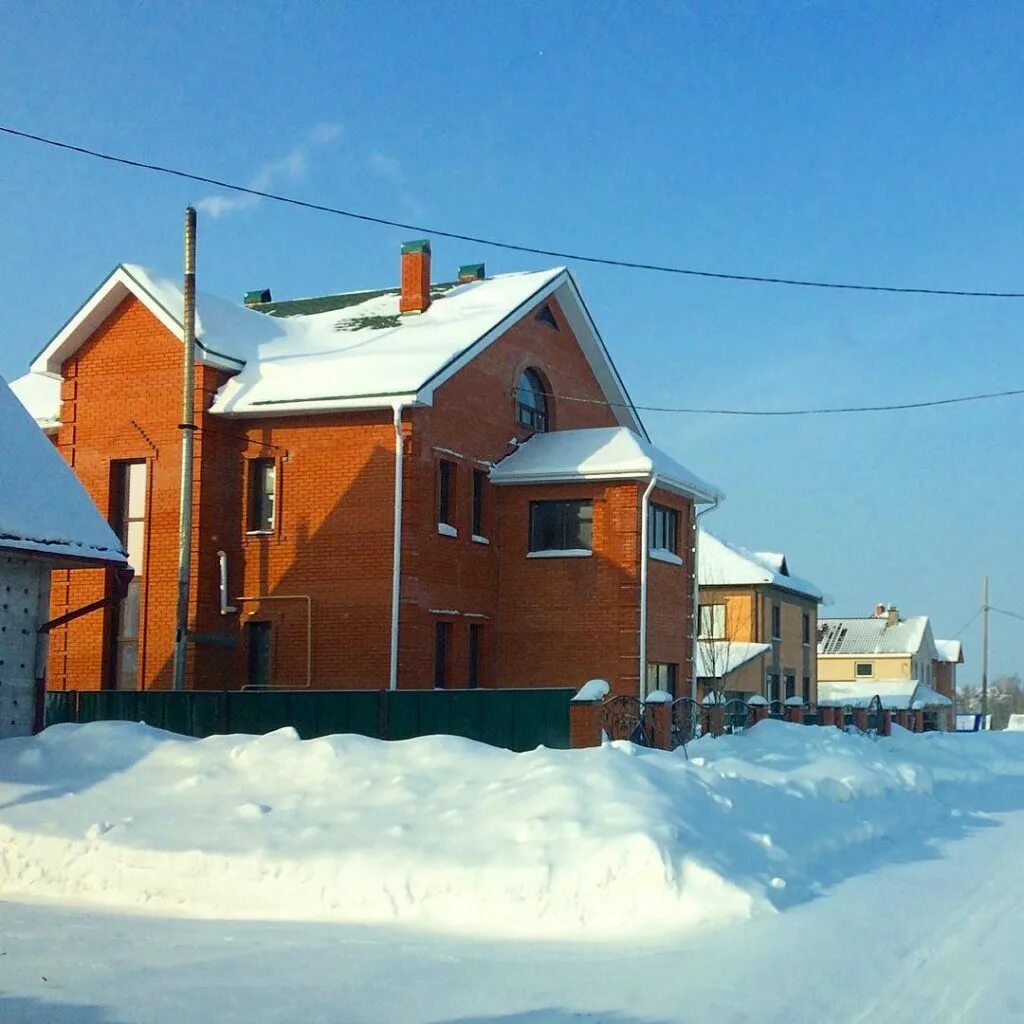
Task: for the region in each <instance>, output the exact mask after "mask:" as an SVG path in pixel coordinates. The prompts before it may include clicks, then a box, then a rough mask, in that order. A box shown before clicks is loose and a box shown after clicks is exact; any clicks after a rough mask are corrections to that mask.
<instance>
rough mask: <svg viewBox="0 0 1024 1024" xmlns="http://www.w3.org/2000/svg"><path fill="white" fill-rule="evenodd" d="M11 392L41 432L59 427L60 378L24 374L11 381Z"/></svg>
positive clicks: (40, 374) (38, 374)
mask: <svg viewBox="0 0 1024 1024" xmlns="http://www.w3.org/2000/svg"><path fill="white" fill-rule="evenodd" d="M11 390H12V391H13V392H14V395H15V397H16V398H17V399H18V401H19V402H21V404H22V405H23V406H24V407H25V408H26V409H27V410H28V412H29V415H30V416H31V417H32V418H33V419H34V420H35V421H36V423H38V424H39V426H40V427H42V428H43V430H45V431H47V432H51V431H54V430H56V429H57V428H58V427H59V426H60V377H50V376H47V375H46V374H42V373H26V374H25V375H24V376H23V377H18V379H17V380H12V381H11Z"/></svg>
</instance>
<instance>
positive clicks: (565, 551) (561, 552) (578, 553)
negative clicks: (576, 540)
mask: <svg viewBox="0 0 1024 1024" xmlns="http://www.w3.org/2000/svg"><path fill="white" fill-rule="evenodd" d="M593 553H594V552H593V551H587V550H586V549H585V548H549V549H548V550H547V551H528V552H527V553H526V557H527V558H589V557H590V556H591V555H592V554H593Z"/></svg>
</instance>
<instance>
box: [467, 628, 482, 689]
mask: <svg viewBox="0 0 1024 1024" xmlns="http://www.w3.org/2000/svg"><path fill="white" fill-rule="evenodd" d="M483 632H484V627H483V626H481V625H480V623H478V622H471V623H470V624H469V680H468V681H469V685H470V687H471V688H475V687H477V686H479V685H480V658H481V654H482V647H483Z"/></svg>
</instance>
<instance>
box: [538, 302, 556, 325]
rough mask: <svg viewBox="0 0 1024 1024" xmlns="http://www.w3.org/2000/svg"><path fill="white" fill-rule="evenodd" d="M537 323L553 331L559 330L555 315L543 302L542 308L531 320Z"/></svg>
mask: <svg viewBox="0 0 1024 1024" xmlns="http://www.w3.org/2000/svg"><path fill="white" fill-rule="evenodd" d="M533 319H534V320H536V321H537V323H540V324H544V325H546V326H547V327H550V328H551V329H552V330H553V331H557V330H559V327H558V321H557V320H556V319H555V314H554V313H552V312H551V307H550V306H549V305H548V304H547V303H546V302H545V303H544V305H543V306H541V307H540V309H539V310H537V313H536V315H535V316H534V318H533Z"/></svg>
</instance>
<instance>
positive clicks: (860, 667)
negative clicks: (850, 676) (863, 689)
mask: <svg viewBox="0 0 1024 1024" xmlns="http://www.w3.org/2000/svg"><path fill="white" fill-rule="evenodd" d="M854 671H855V672H856V673H857V675H858V676H873V675H874V674H875V666H874V663H873V662H870V661H858V662H857V665H856V668H855V669H854Z"/></svg>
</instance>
